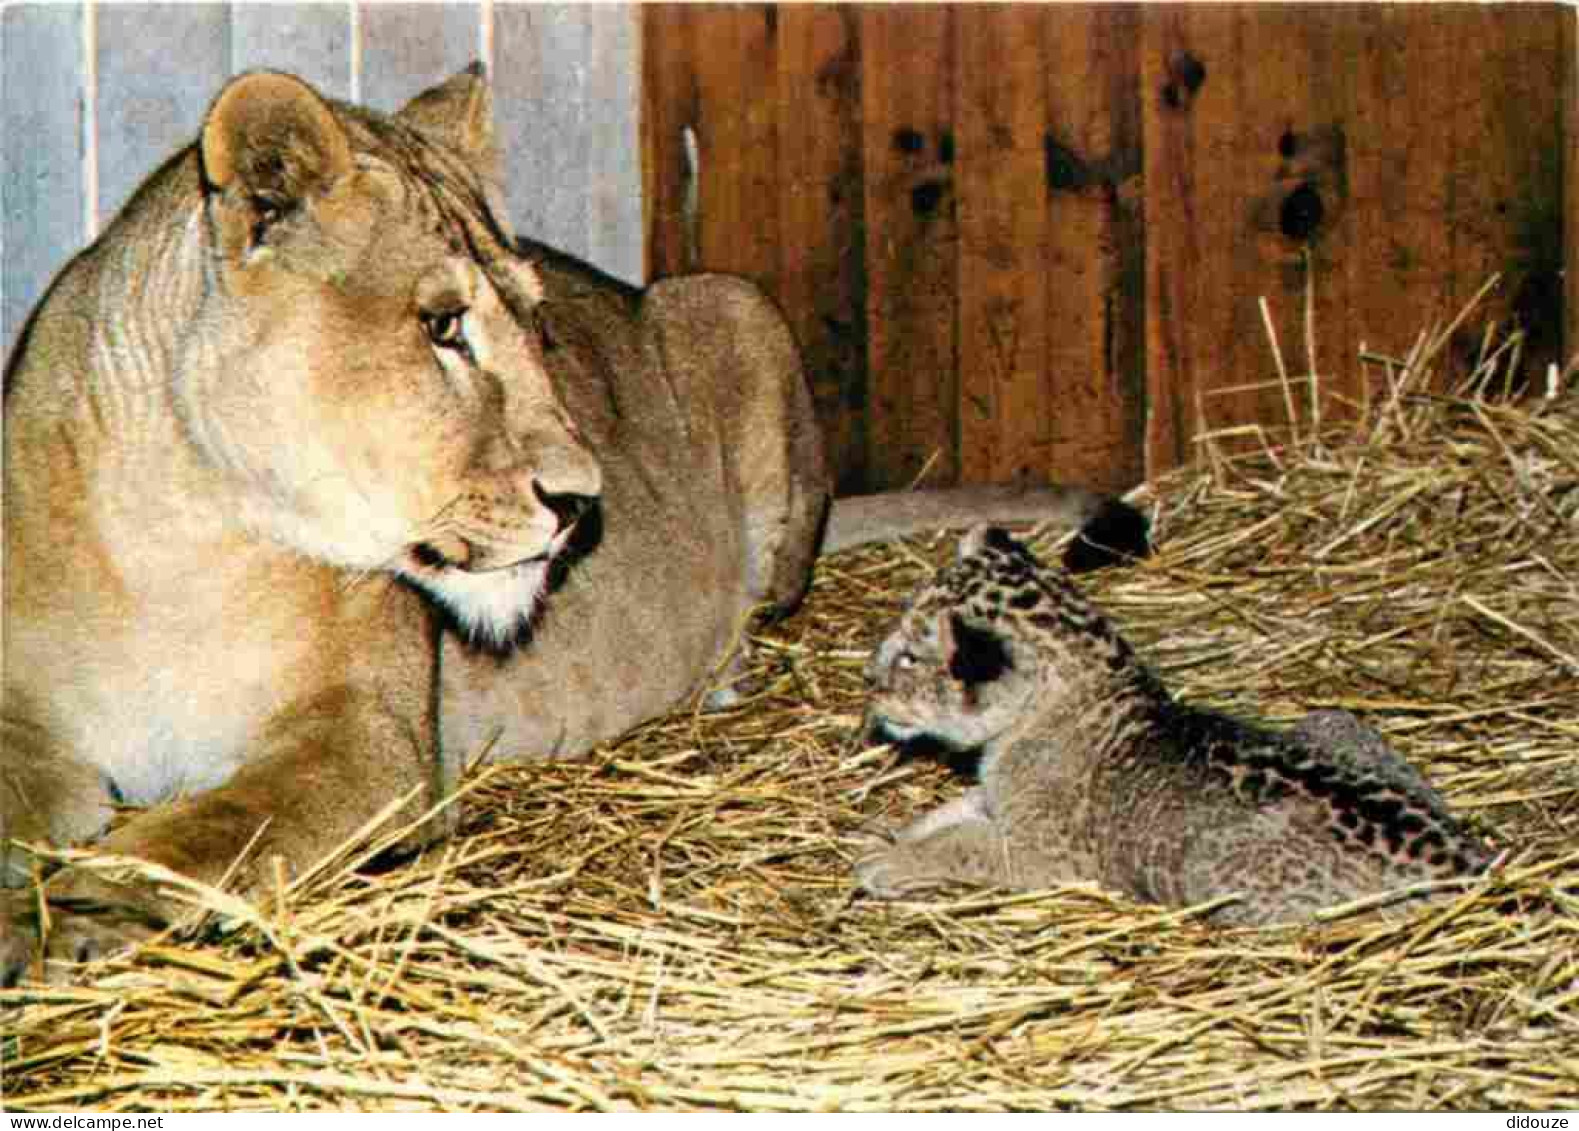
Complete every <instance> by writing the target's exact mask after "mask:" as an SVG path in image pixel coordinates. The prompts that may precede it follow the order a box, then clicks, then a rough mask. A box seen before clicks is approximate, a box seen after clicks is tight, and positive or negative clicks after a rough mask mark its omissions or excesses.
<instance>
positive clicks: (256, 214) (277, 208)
mask: <svg viewBox="0 0 1579 1131" xmlns="http://www.w3.org/2000/svg"><path fill="white" fill-rule="evenodd" d="M251 203H252V245H253V246H254V247H256V246H258V245H259V244H261V243H263V241H264V237H265V236H267V235H268V232H269V229H270V228H272V227H273V226H274V225H275V224H277V223H279V221H280V220H281V219H283V218H284V216H285V205H284V204H282V203H281V202H280V201H278V200H273V199H270V198H269V197H266V196H254V197H253V198H252V201H251Z"/></svg>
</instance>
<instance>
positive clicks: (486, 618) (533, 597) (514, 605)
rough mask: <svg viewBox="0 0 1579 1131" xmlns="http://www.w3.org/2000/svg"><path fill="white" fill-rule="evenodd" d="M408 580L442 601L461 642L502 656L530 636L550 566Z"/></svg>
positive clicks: (541, 563)
mask: <svg viewBox="0 0 1579 1131" xmlns="http://www.w3.org/2000/svg"><path fill="white" fill-rule="evenodd" d="M403 576H404V577H405V579H406V580H407V581H408V582H410V583H411V584H412V585H414V586H416V587H417V588H418V589H419V590H421V591H422V592H423V593H425V594H427V596H428V597H430V598H431V599H433V600H434V601H435V602H437V604H438V605H439V607H440V608H441V609H443V610H444V612H445V613H446V614H448V616H449V618H450V619H451V621H452V622H453V626H454V628H455V630H456V632H457V633H459V635H460V636H461V637H462V639H464V640H466V641H467V642H468V643H470V644H474V645H476V646H477V647H479V648H483V649H486V650H487V651H490V652H495V653H501V654H502V653H506V652H509V651H510V650H512V649H513V648H515V647H516V645H517V644H519V643H521V641H522V640H524V639H525V638H526V637H527V636H528V635H529V634H530V632H531V627H532V618H533V616H534V615H535V614H536V613H537V608H538V605H539V604H540V602H541V601H542V598H543V594H544V592H545V591H546V589H547V586H548V562H547V561H546V560H542V559H534V560H532V561H527V562H521V563H520V564H518V565H513V566H510V567H508V568H506V569H494V570H487V571H485V572H477V573H469V572H467V571H466V570H461V569H441V570H421V571H411V572H407V573H405V574H404V575H403Z"/></svg>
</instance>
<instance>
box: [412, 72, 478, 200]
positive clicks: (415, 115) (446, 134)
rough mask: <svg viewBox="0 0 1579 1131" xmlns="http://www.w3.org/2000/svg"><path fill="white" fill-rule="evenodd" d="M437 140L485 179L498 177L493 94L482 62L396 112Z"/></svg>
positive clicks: (414, 99)
mask: <svg viewBox="0 0 1579 1131" xmlns="http://www.w3.org/2000/svg"><path fill="white" fill-rule="evenodd" d="M395 120H396V121H398V122H402V123H404V124H405V125H408V126H410V127H412V128H413V129H416V130H420V131H421V132H422V133H424V134H426V135H427V136H428V137H430V138H432V139H433V140H434V141H436V142H439V143H440V144H442V145H447V146H449V147H450V148H451V149H454V150H457V151H458V152H459V153H460V154H461V156H462V157H464V158H465V159H466V160H467V162H468V163H470V165H471V167H472V168H473V169H475V170H476V171H477V173H478V175H480V176H481V177H482V178H483V180H485V181H488V182H489V183H497V182H498V180H499V150H498V147H497V146H496V145H495V143H494V135H493V94H492V92H491V91H490V90H489V88H488V79H487V77H486V76H485V75H484V73H483V66H482V64H481V63H473V64H472V65H471V66H469V67H467V68H466V69H465V70H464V71H461V72H460V73H459V74H457V75H455V76H454V77H453V78H449V79H446V80H445V81H444V82H441V83H440V84H439V85H438V86H436V87H434V88H433V89H431V90H426V91H423V92H422V93H421V94H419V95H417V96H416V97H415V98H413V99H412V100H411V101H410V102H408V103H406V104H405V106H403V107H401V109H400V111H399V113H397V114H396V115H395Z"/></svg>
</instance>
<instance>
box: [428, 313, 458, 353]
mask: <svg viewBox="0 0 1579 1131" xmlns="http://www.w3.org/2000/svg"><path fill="white" fill-rule="evenodd" d="M422 329H423V331H424V332H425V333H426V334H427V335H428V341H430V342H432V343H433V344H434V345H436V346H438V347H439V348H440V349H445V350H464V349H465V348H466V311H465V310H464V309H461V310H442V311H436V312H434V313H432V314H424V315H423V316H422Z"/></svg>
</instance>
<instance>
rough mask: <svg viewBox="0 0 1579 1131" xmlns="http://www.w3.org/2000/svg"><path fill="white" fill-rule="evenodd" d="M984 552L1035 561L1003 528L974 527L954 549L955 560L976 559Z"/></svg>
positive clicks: (1023, 546) (1024, 547)
mask: <svg viewBox="0 0 1579 1131" xmlns="http://www.w3.org/2000/svg"><path fill="white" fill-rule="evenodd" d="M983 550H997V551H999V552H1000V553H1005V554H1012V555H1014V556H1016V557H1021V558H1025V559H1026V560H1028V561H1035V560H1036V559H1035V556H1034V555H1033V554H1032V553H1031V551H1030V550H1029V549H1028V548H1027V547H1026V546H1025V545H1024V544H1023V543H1021V542H1017V541H1016V540H1015V539H1014V537H1013V535H1011V534H1010V533H1009V532H1008V531H1007V530H1005V529H1004V528H1003V527H1001V526H973V527H971V528H970V530H969V531H967V532H966V533H965V535H964V536H963V537H962V538H960V540H959V545H957V546H956V547H955V548H954V560H955V561H960V562H962V561H964V560H965V559H966V558H971V557H975V556H976V555H977V554H979V553H981V552H982V551H983Z"/></svg>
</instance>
